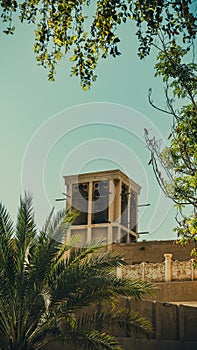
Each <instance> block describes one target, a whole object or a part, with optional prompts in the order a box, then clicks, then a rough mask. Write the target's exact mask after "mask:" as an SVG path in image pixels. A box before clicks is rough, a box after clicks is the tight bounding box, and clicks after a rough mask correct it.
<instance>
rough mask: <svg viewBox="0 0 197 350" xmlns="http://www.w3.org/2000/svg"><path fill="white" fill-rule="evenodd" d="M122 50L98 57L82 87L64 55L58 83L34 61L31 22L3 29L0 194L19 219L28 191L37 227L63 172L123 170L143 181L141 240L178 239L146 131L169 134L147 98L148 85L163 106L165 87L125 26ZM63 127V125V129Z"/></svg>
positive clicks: (58, 193)
mask: <svg viewBox="0 0 197 350" xmlns="http://www.w3.org/2000/svg"><path fill="white" fill-rule="evenodd" d="M120 34H121V38H122V42H121V45H120V50H121V52H122V55H121V56H119V57H118V58H116V59H113V58H109V59H107V60H103V61H101V62H100V64H99V67H98V69H97V74H98V78H97V81H96V83H95V84H94V86H93V87H92V88H91V90H90V91H83V90H82V89H81V87H80V85H79V81H78V79H77V78H70V77H69V63H68V64H66V60H65V59H64V60H63V61H62V62H61V63H60V65H59V67H58V70H57V76H56V81H55V82H49V81H48V80H47V72H46V71H45V70H44V69H43V68H41V67H38V66H37V64H36V61H35V58H34V54H33V51H32V47H33V28H32V27H31V26H27V25H20V24H19V25H17V29H16V32H15V35H14V36H9V37H7V36H6V35H4V34H0V40H1V56H0V60H1V65H0V70H1V72H0V77H1V93H0V99H1V103H0V118H1V128H0V139H1V150H0V152H1V175H0V176H1V182H0V184H1V185H0V186H1V188H0V200H1V201H2V202H3V203H5V205H6V207H7V208H8V209H9V211H10V213H11V215H12V216H13V217H16V211H17V206H18V201H19V196H20V194H22V193H23V190H24V189H26V190H30V191H31V192H32V194H33V197H34V203H35V211H36V212H37V215H36V218H37V221H38V224H39V225H41V224H42V222H43V220H44V218H45V216H46V215H47V214H48V213H49V211H50V208H51V207H52V206H54V205H55V206H56V208H57V209H59V208H62V206H63V205H64V202H61V203H56V202H55V200H54V199H55V198H56V197H59V196H61V192H62V190H64V184H63V179H62V176H63V175H68V174H71V173H73V172H75V171H81V172H89V171H99V170H108V169H114V168H120V169H122V170H123V171H125V172H126V173H127V174H128V176H130V177H131V178H132V179H133V180H134V181H136V182H138V183H139V184H140V186H141V187H142V190H141V196H140V199H139V202H140V203H151V206H150V207H148V208H147V209H140V213H139V214H140V215H139V216H140V222H139V231H149V235H146V236H141V237H142V239H153V240H154V239H170V238H172V239H173V238H175V234H174V233H173V232H172V228H173V227H174V226H175V225H176V223H175V220H174V213H175V211H174V210H173V209H172V206H171V202H170V201H169V200H167V199H165V197H164V196H163V194H161V191H160V189H159V186H158V184H157V183H156V180H155V178H154V174H153V171H152V169H151V168H150V167H149V166H148V161H149V159H150V155H149V152H148V150H147V149H146V146H145V143H144V140H143V129H144V127H147V128H148V129H151V132H152V134H153V135H154V134H156V135H157V136H158V137H160V136H161V137H163V138H164V139H167V136H168V134H169V132H170V123H171V119H170V118H169V117H168V116H166V115H163V114H162V113H159V112H158V111H156V110H154V109H153V108H152V107H151V106H150V105H149V103H148V99H147V96H148V89H149V88H150V87H151V88H152V89H153V96H154V100H155V102H157V103H158V104H162V102H163V87H162V84H161V81H160V80H159V79H156V78H155V77H154V71H153V66H154V55H152V56H151V57H149V58H148V59H146V60H145V61H140V60H139V59H138V57H137V54H136V47H137V46H136V45H137V43H136V39H135V37H134V35H132V30H131V28H130V27H129V26H127V27H125V28H124V29H121V31H120ZM60 128H61V129H60Z"/></svg>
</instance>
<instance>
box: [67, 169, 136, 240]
mask: <svg viewBox="0 0 197 350" xmlns="http://www.w3.org/2000/svg"><path fill="white" fill-rule="evenodd" d="M64 180H65V185H66V195H67V202H66V208H67V210H69V209H77V211H78V216H77V217H76V218H75V220H74V222H73V224H72V225H71V226H70V228H69V229H68V232H67V238H69V237H71V236H72V235H76V234H77V235H80V238H81V244H86V243H88V242H90V241H91V240H94V241H98V240H105V241H106V244H111V243H130V242H135V241H136V240H137V238H138V210H137V209H138V196H139V194H140V188H141V187H140V186H139V185H138V184H137V183H136V182H134V181H133V180H131V179H130V178H129V177H128V176H127V175H126V174H124V173H123V172H122V171H120V170H109V171H101V172H93V173H87V174H80V175H70V176H64Z"/></svg>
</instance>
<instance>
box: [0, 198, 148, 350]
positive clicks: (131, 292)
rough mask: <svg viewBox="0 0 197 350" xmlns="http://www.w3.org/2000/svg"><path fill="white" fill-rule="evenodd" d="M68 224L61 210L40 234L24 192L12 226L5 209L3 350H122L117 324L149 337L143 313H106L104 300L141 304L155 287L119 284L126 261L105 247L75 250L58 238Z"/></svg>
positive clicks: (0, 221) (0, 279)
mask: <svg viewBox="0 0 197 350" xmlns="http://www.w3.org/2000/svg"><path fill="white" fill-rule="evenodd" d="M69 221H70V217H68V216H65V213H63V212H62V213H59V214H57V215H56V216H55V218H54V219H53V218H52V215H50V217H49V218H48V219H47V222H46V225H45V227H44V229H43V230H42V231H40V232H38V230H37V229H36V225H35V222H34V215H33V208H32V198H31V196H30V195H29V194H25V196H24V198H21V199H20V206H19V211H18V217H17V223H16V225H15V227H14V225H13V222H12V220H11V218H10V215H9V214H8V212H7V210H6V208H5V207H4V205H2V204H1V205H0V350H38V349H44V346H46V345H48V344H50V343H52V342H53V341H60V342H63V343H67V344H75V345H76V346H78V345H80V346H82V347H83V348H84V349H86V348H88V349H94V350H97V349H106V350H112V349H113V350H119V349H121V346H120V344H119V343H118V341H117V340H116V338H115V337H113V336H112V335H111V331H110V330H111V328H112V327H114V325H115V326H116V327H123V328H127V330H130V327H132V328H135V329H139V330H143V331H145V332H147V333H148V332H150V331H151V325H150V323H149V322H148V321H147V320H145V319H144V318H143V317H141V316H140V315H138V314H136V313H135V314H132V313H131V312H130V311H126V309H124V310H121V309H117V308H116V307H115V306H113V307H110V308H104V307H102V304H101V302H105V301H107V302H108V303H109V302H113V304H110V305H115V302H116V300H117V299H118V298H119V297H135V298H141V297H143V296H144V295H147V294H151V293H152V291H153V288H152V286H151V285H150V284H148V283H146V282H140V281H139V282H136V281H135V282H134V281H132V280H128V279H118V278H117V277H116V276H115V274H114V268H116V267H118V266H121V265H123V264H125V262H124V260H123V259H122V258H121V256H119V255H117V253H116V254H115V253H109V252H107V251H106V250H105V249H104V248H102V244H101V243H99V244H90V245H88V246H86V247H83V248H80V249H71V244H69V243H67V244H61V243H58V242H57V240H54V239H52V238H51V237H53V236H54V235H55V236H57V235H59V234H60V233H61V234H62V232H65V230H66V227H67V225H68V222H69ZM68 251H69V254H68ZM96 305H100V306H99V307H98V306H96ZM87 308H89V312H87V311H86V309H87ZM85 311H86V312H85Z"/></svg>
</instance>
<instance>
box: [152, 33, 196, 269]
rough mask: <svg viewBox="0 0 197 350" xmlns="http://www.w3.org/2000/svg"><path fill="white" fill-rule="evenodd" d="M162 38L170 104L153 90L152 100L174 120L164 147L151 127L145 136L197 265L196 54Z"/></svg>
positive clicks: (161, 69)
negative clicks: (163, 104) (161, 102)
mask: <svg viewBox="0 0 197 350" xmlns="http://www.w3.org/2000/svg"><path fill="white" fill-rule="evenodd" d="M160 39H161V40H160V43H161V49H159V48H158V49H159V53H158V57H157V64H156V66H155V68H156V75H161V76H162V78H163V81H164V83H165V96H166V107H165V108H164V109H163V110H162V109H161V108H158V107H157V106H155V105H154V103H153V101H152V99H151V92H150V96H149V100H150V103H151V104H152V106H153V107H155V108H157V109H159V110H162V111H163V112H165V113H168V114H170V115H171V116H172V117H173V124H172V128H171V133H170V135H169V137H168V138H169V145H168V146H167V147H165V148H164V149H162V145H161V143H160V141H158V140H156V139H155V138H154V137H153V138H151V137H150V136H149V131H148V130H145V139H146V142H147V146H148V148H149V150H150V152H151V160H150V164H152V166H153V170H154V173H155V176H156V178H157V181H158V183H159V185H160V187H161V188H162V190H163V191H164V193H165V194H166V196H167V197H169V198H171V199H172V200H173V202H174V203H175V206H176V208H177V216H176V220H177V223H178V226H177V227H176V228H175V231H176V232H177V233H178V236H179V237H180V240H179V241H178V242H179V243H181V244H187V243H188V242H193V243H194V249H193V250H192V255H193V256H194V257H195V259H196V265H197V248H196V242H197V103H196V96H197V75H196V72H197V64H196V63H195V60H194V58H195V56H194V57H193V58H192V60H190V61H189V60H188V57H187V56H188V54H187V53H188V51H187V50H186V49H185V48H182V47H180V46H178V45H177V44H176V43H174V46H173V47H171V45H169V43H167V42H166V40H165V39H164V37H161V38H160ZM186 57H187V58H186Z"/></svg>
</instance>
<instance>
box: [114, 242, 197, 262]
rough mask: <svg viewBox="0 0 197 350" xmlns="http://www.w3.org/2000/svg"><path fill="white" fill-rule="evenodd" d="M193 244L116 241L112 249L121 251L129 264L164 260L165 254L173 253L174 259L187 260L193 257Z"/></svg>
mask: <svg viewBox="0 0 197 350" xmlns="http://www.w3.org/2000/svg"><path fill="white" fill-rule="evenodd" d="M192 248H193V245H192V244H188V245H186V246H185V247H182V246H181V245H179V244H176V242H175V241H172V240H171V241H170V240H169V241H145V242H136V243H116V244H112V245H111V249H112V251H118V252H119V251H120V252H121V254H123V256H124V257H125V260H126V261H127V262H128V264H139V263H141V262H142V261H144V262H146V263H158V262H162V261H164V254H165V253H169V254H172V255H173V260H174V261H175V260H179V261H185V260H189V259H190V258H191V256H190V253H191V250H192Z"/></svg>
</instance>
